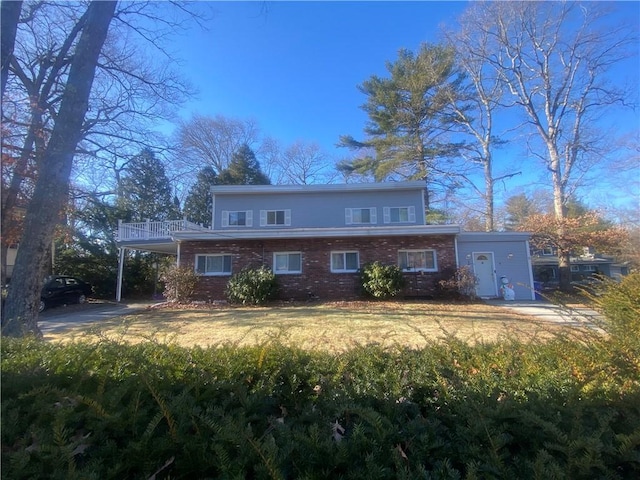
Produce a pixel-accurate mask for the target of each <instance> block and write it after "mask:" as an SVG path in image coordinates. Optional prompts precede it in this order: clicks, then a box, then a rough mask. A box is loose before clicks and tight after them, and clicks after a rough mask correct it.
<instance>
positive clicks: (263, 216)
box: [260, 210, 267, 227]
mask: <svg viewBox="0 0 640 480" xmlns="http://www.w3.org/2000/svg"><path fill="white" fill-rule="evenodd" d="M266 224H267V211H266V210H260V226H261V227H264V226H265V225H266Z"/></svg>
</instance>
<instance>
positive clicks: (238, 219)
mask: <svg viewBox="0 0 640 480" xmlns="http://www.w3.org/2000/svg"><path fill="white" fill-rule="evenodd" d="M252 225H253V211H252V210H239V211H227V210H223V211H222V226H223V227H251V226H252Z"/></svg>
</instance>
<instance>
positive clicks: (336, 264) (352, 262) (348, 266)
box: [331, 252, 360, 273]
mask: <svg viewBox="0 0 640 480" xmlns="http://www.w3.org/2000/svg"><path fill="white" fill-rule="evenodd" d="M359 268H360V256H359V254H358V252H331V271H332V272H333V273H349V272H357V271H358V269H359Z"/></svg>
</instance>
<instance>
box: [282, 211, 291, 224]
mask: <svg viewBox="0 0 640 480" xmlns="http://www.w3.org/2000/svg"><path fill="white" fill-rule="evenodd" d="M284 224H285V225H286V226H291V210H290V209H287V210H285V211H284Z"/></svg>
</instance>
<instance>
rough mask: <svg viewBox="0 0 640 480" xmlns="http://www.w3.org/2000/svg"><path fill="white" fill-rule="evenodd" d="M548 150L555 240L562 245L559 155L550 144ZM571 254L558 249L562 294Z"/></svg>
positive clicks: (567, 285)
mask: <svg viewBox="0 0 640 480" xmlns="http://www.w3.org/2000/svg"><path fill="white" fill-rule="evenodd" d="M547 148H548V149H549V157H550V162H549V165H550V167H551V169H550V170H551V180H552V184H553V210H554V214H555V217H556V223H557V225H558V227H557V228H558V231H557V234H556V235H557V239H558V241H559V243H563V242H564V241H565V237H566V227H565V222H564V219H565V217H566V212H565V206H564V187H563V184H562V175H561V171H560V155H559V154H558V151H557V149H556V148H555V145H554V144H552V143H550V144H548V145H547ZM570 257H571V252H570V251H569V250H567V249H565V248H558V287H559V288H560V290H561V291H563V292H568V291H570V290H571V265H570V262H571V260H570Z"/></svg>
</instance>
